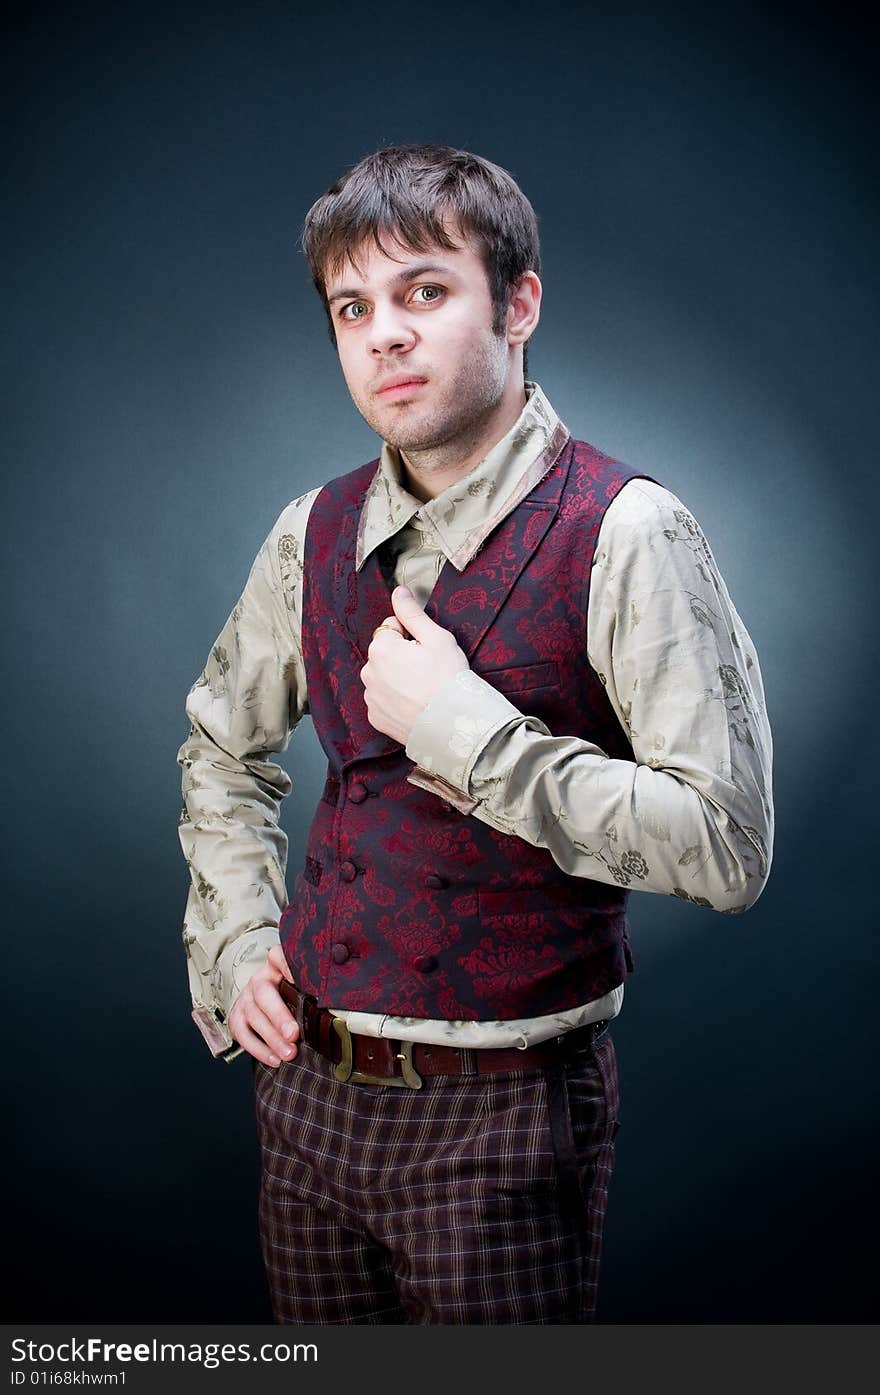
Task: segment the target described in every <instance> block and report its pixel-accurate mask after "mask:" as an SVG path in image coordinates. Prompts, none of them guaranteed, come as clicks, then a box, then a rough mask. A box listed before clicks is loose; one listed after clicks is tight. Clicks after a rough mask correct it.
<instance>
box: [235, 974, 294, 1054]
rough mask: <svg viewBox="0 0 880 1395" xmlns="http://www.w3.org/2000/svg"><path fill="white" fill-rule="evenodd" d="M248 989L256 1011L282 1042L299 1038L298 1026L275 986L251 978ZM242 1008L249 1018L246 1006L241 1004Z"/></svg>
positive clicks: (249, 1014)
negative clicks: (269, 1023) (267, 1022)
mask: <svg viewBox="0 0 880 1395" xmlns="http://www.w3.org/2000/svg"><path fill="white" fill-rule="evenodd" d="M250 988H251V1001H252V1002H253V1003H254V1005H255V1007H256V1009H257V1011H259V1012H260V1013H261V1014H262V1015H263V1016H264V1017H265V1018H266V1019H267V1020H268V1021H269V1022H271V1023H272V1026H273V1027H274V1029H275V1031H276V1033H277V1034H278V1035H279V1036H280V1037H281V1038H282V1040H284V1039H286V1040H287V1041H296V1039H297V1037H298V1036H299V1026H298V1024H297V1022H296V1019H295V1018H294V1017H293V1016H292V1014H291V1013H290V1011H289V1010H288V1007H287V1004H286V1003H285V1001H284V999H283V998H282V996H281V994H280V993H279V992H278V989H277V988H276V987H275V985H274V984H272V983H267V982H266V981H265V979H264V980H262V981H260V980H259V979H255V978H252V979H251V983H250ZM243 1006H244V1008H245V1011H246V1012H247V1015H248V1017H249V1018H250V1017H251V1013H250V1012H249V1011H248V1008H247V1004H243Z"/></svg>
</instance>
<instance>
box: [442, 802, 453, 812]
mask: <svg viewBox="0 0 880 1395" xmlns="http://www.w3.org/2000/svg"><path fill="white" fill-rule="evenodd" d="M440 808H441V809H442V811H443V813H444V814H451V813H452V805H451V804H450V803H449V801H448V800H446V799H441V800H440Z"/></svg>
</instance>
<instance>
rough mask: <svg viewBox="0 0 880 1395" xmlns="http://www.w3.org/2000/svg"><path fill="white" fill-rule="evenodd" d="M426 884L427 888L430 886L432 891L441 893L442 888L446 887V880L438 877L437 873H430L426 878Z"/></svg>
mask: <svg viewBox="0 0 880 1395" xmlns="http://www.w3.org/2000/svg"><path fill="white" fill-rule="evenodd" d="M424 884H425V886H429V887H430V888H431V890H432V891H439V890H440V889H441V887H444V886H445V885H446V878H445V877H438V876H437V873H436V872H429V873H428V875H427V877H425V882H424Z"/></svg>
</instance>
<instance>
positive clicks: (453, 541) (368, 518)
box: [355, 383, 569, 571]
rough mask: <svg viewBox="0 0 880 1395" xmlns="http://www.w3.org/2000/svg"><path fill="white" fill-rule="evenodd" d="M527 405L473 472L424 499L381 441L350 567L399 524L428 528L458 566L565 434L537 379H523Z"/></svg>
mask: <svg viewBox="0 0 880 1395" xmlns="http://www.w3.org/2000/svg"><path fill="white" fill-rule="evenodd" d="M525 388H526V404H525V406H524V407H523V409H522V412H521V413H520V415H519V417H518V418H517V420H516V422H515V423H514V425H513V426H512V427H511V429H510V430H509V431H508V433H507V435H506V436H503V437H502V439H501V440H500V441H499V442H498V443H497V445H494V446H493V447H492V449H491V450H490V452H489V454H488V455H487V456H486V457H485V458H484V459H483V460H481V461H480V463H479V465H477V466H476V467H475V468H474V469H473V470H471V472H470V474H468V475H464V476H463V477H462V478H461V479H460V480H457V481H456V483H455V484H451V485H450V486H449V488H448V489H444V490H443V492H442V494H438V495H437V497H436V498H435V499H429V500H428V501H427V502H426V503H425V502H422V501H421V500H420V499H416V498H415V496H414V495H412V494H410V492H409V490H408V489H407V488H406V486H405V485H403V484H402V483H401V462H400V454H399V452H398V450H397V448H396V447H395V446H390V445H389V444H388V443H387V441H386V442H383V445H382V453H381V456H380V458H379V468H378V469H377V471H376V474H375V476H374V478H373V482H372V484H371V485H370V488H369V490H368V492H367V497H366V499H365V500H364V506H363V509H362V510H361V517H360V525H359V528H358V542H357V555H356V559H355V565H356V567H357V569H358V571H360V569H361V567H362V566H363V564H364V562H365V561H366V560H367V558H368V557H369V555H370V553H371V552H374V551H375V549H376V548H377V547H379V546H381V544H382V543H383V542H386V541H387V539H388V538H391V537H393V536H394V534H395V533H397V532H399V531H400V529H401V528H403V527H405V526H406V525H407V524H411V525H412V526H413V527H414V528H419V529H421V530H422V531H427V532H432V533H433V534H434V536H435V539H436V542H437V544H438V546H439V548H440V550H441V551H442V552H443V553H444V554H445V556H446V557H447V558H448V560H449V561H450V562H451V563H452V565H453V566H454V567H455V568H456V569H457V570H458V571H462V570H463V569H464V568H465V567H466V566H467V564H468V562H469V561H470V560H471V558H472V557H473V556H474V554H475V553H476V552H477V550H478V549H479V547H480V546H481V545H482V543H483V542H484V541H485V539H486V538H487V536H488V535H489V533H490V532H491V531H492V529H493V528H495V527H496V526H497V524H498V523H499V522H500V521H501V519H502V518H504V517H506V515H507V514H508V513H510V511H511V509H513V508H515V507H516V505H517V504H518V503H519V502H520V500H521V499H523V498H525V496H526V494H529V493H530V492H531V491H532V490H533V489H534V488H535V485H536V484H538V483H539V482H540V481H541V480H542V479H543V478H544V476H545V475H546V473H547V471H548V470H549V469H550V468H551V466H552V465H554V464H555V462H556V460H557V459H558V458H559V455H560V452H561V451H562V447H563V446H564V445H565V442H566V441H567V440H568V434H569V433H568V429H567V427H566V426H564V425H563V423H562V422H561V421H560V419H559V417H558V416H557V415H556V412H555V411H554V410H553V408H552V406H551V405H550V403H549V401H548V400H547V398H546V397H545V396H544V393H543V392H542V391H541V389H540V387H539V386H538V385H537V383H526V385H525Z"/></svg>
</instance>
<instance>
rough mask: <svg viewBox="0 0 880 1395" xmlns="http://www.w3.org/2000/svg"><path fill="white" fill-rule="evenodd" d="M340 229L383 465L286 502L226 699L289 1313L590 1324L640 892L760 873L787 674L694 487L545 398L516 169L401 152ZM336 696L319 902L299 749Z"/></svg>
mask: <svg viewBox="0 0 880 1395" xmlns="http://www.w3.org/2000/svg"><path fill="white" fill-rule="evenodd" d="M304 247H305V251H306V254H307V257H308V259H309V263H310V267H311V270H312V274H313V277H314V280H315V284H316V286H317V289H318V291H319V294H320V295H321V297H322V300H323V302H324V305H325V308H326V310H327V313H328V316H329V321H330V326H331V333H332V335H333V339H334V341H335V344H336V348H337V350H338V354H339V360H340V364H341V367H342V372H343V375H344V378H345V381H346V384H347V386H348V389H349V391H350V393H351V396H352V398H353V400H354V403H355V406H356V407H357V409H358V411H359V412H360V413H361V415H362V416H363V417H364V419H365V420H366V421H367V422H368V423H369V425H370V426H371V427H372V428H373V429H374V430H375V431H376V432H377V434H378V435H379V436H380V437H381V439H382V442H383V445H382V452H381V456H380V458H379V460H378V461H371V462H370V463H369V464H368V465H366V466H362V467H361V468H359V469H356V470H354V471H351V472H350V473H347V474H342V475H340V476H339V477H338V478H336V479H334V480H332V481H331V482H330V483H329V484H327V485H326V486H324V487H321V488H317V489H313V490H312V491H310V492H309V493H307V494H305V495H303V496H302V497H301V498H299V499H297V500H295V501H294V502H293V503H292V504H291V505H289V506H288V508H286V509H285V510H284V512H283V513H282V514H281V517H280V518H279V520H278V522H277V523H276V525H275V527H274V528H273V530H272V532H271V534H270V536H269V538H268V539H267V542H266V543H265V545H264V547H263V549H262V551H261V552H260V554H259V556H258V557H257V559H256V562H255V563H254V567H253V569H252V571H251V575H250V577H249V580H248V582H247V585H246V587H245V590H244V593H243V594H242V596H241V599H240V600H239V602H238V604H237V605H236V607H235V609H234V610H233V612H232V615H231V617H230V619H229V621H228V623H227V625H226V627H225V629H224V631H223V632H222V634H221V635H220V638H219V639H218V641H217V644H216V646H215V647H214V649H213V651H212V654H211V657H210V659H209V661H208V664H207V666H206V669H205V672H204V674H203V675H202V677H201V679H200V680H199V681H198V683H196V685H195V687H194V688H193V690H192V692H191V694H190V697H189V701H188V704H187V710H188V713H189V716H190V718H191V721H192V732H191V736H190V738H189V740H188V741H187V742H186V743H185V745H184V746H183V748H182V750H181V754H180V759H181V763H182V765H183V767H184V793H185V811H184V821H183V825H182V829H181V836H182V841H183V846H184V850H185V853H186V856H187V858H188V861H189V863H190V866H191V869H192V878H193V886H192V892H191V896H190V902H189V906H188V911H187V918H186V928H185V932H184V938H185V941H186V943H187V948H188V952H189V956H190V960H189V962H190V976H191V982H192V987H193V997H194V1004H195V1007H194V1014H193V1015H194V1017H195V1019H196V1021H197V1022H198V1024H199V1025H200V1027H201V1029H202V1031H203V1033H204V1034H205V1036H206V1039H207V1040H208V1043H209V1045H210V1046H211V1049H212V1050H213V1051H214V1053H215V1054H216V1055H223V1056H225V1057H227V1058H229V1057H231V1056H233V1055H235V1054H238V1052H239V1051H240V1050H241V1049H244V1050H245V1051H246V1052H248V1053H250V1055H251V1056H252V1057H253V1059H254V1062H255V1065H254V1070H255V1085H256V1100H257V1118H258V1127H259V1133H260V1143H261V1149H262V1169H263V1170H262V1188H261V1202H260V1217H261V1235H262V1243H263V1253H264V1257H265V1261H266V1266H267V1271H268V1274H269V1279H270V1286H271V1290H272V1299H273V1308H274V1313H275V1317H276V1320H277V1321H279V1322H285V1323H383V1322H397V1323H404V1322H406V1323H551V1322H561V1323H576V1322H586V1321H589V1320H591V1319H592V1317H593V1315H594V1307H595V1296H596V1279H597V1270H598V1262H599V1250H600V1245H601V1235H602V1225H603V1219H604V1212H605V1200H606V1192H607V1185H608V1180H609V1177H610V1173H611V1166H612V1157H613V1147H614V1144H613V1140H614V1135H615V1133H616V1128H617V1116H618V1096H617V1077H616V1068H615V1061H614V1049H613V1046H612V1042H611V1037H610V1035H609V1033H608V1029H607V1024H608V1022H609V1021H610V1020H611V1019H612V1018H613V1017H615V1016H616V1015H617V1013H618V1012H619V1010H620V1007H621V1002H622V998H623V981H624V978H625V976H626V973H627V971H628V969H629V968H630V967H631V955H630V949H629V943H628V938H627V931H626V916H625V903H626V897H627V891H628V888H630V887H636V888H641V889H643V890H646V891H655V892H659V893H665V894H671V895H675V896H679V897H682V898H684V899H685V900H689V901H692V902H694V903H696V904H698V905H703V906H707V907H714V908H715V909H717V910H720V911H723V912H728V913H733V912H737V911H743V910H745V909H746V908H747V907H748V906H750V905H751V904H752V903H753V902H754V900H755V899H756V898H757V896H758V895H759V894H760V891H761V889H762V887H763V885H764V882H765V880H766V876H767V870H768V861H769V857H770V849H771V842H772V811H771V795H770V754H771V747H770V735H769V730H768V726H767V721H766V716H765V713H764V701H763V693H762V688H761V680H760V675H759V670H758V665H757V660H756V657H755V653H754V649H753V646H752V644H751V641H750V640H749V637H748V634H747V633H746V631H745V628H744V627H743V625H742V622H741V621H740V619H739V617H738V616H737V613H736V611H735V609H734V607H733V604H732V602H731V600H730V598H729V596H728V594H727V591H726V588H725V586H724V583H723V581H722V579H721V577H720V576H719V574H718V571H717V568H716V565H715V563H714V560H713V558H712V554H711V552H710V550H709V548H708V545H707V543H706V541H705V539H704V537H703V535H702V533H701V532H700V530H699V528H698V526H697V524H696V523H695V522H694V520H693V518H692V516H691V515H690V514H689V513H688V511H687V510H686V509H685V508H684V506H683V505H682V504H681V503H680V502H679V501H678V500H677V499H676V498H675V497H674V496H672V495H671V494H669V493H668V492H667V491H666V490H665V489H663V488H662V487H661V486H660V485H658V484H656V483H654V482H653V481H650V480H647V479H645V478H643V477H640V476H639V475H638V474H637V473H636V472H634V471H631V470H628V469H626V468H625V467H624V466H622V465H620V464H619V463H618V462H616V461H614V460H612V459H610V458H609V457H607V456H605V455H603V454H602V453H601V452H599V451H597V450H595V449H594V448H593V447H591V446H588V445H586V444H584V443H582V442H575V441H573V440H572V439H571V437H570V435H569V432H568V430H567V429H566V427H565V426H564V425H563V424H562V423H561V422H560V420H559V418H558V417H557V415H556V413H555V412H554V410H553V408H552V406H551V405H550V403H549V401H548V399H547V398H546V397H545V396H544V394H543V392H542V391H541V389H540V388H539V387H537V386H536V385H534V384H532V383H529V382H527V381H526V379H525V376H524V359H525V354H526V345H527V343H528V340H529V338H530V336H531V335H532V333H533V331H534V329H535V327H536V326H537V323H538V317H539V311H540V302H541V283H540V280H539V277H538V271H539V253H538V237H537V227H536V222H535V217H534V213H533V211H532V209H531V206H530V205H529V203H528V201H527V200H526V198H525V196H524V195H523V194H522V192H521V191H520V190H519V188H518V187H517V185H516V184H515V183H514V181H513V180H512V178H511V177H510V176H509V175H508V174H507V173H506V172H505V171H503V170H501V169H500V168H498V167H497V166H495V165H493V164H491V163H489V162H488V161H486V160H482V159H479V158H478V157H476V156H473V155H470V154H468V153H466V152H462V151H454V150H450V149H447V148H445V147H396V148H391V149H387V150H382V151H379V152H377V153H376V154H375V155H372V156H370V157H368V158H367V159H365V160H363V161H361V163H360V164H359V165H357V166H356V167H355V168H354V169H353V170H351V171H350V172H349V173H348V174H347V175H346V176H345V177H344V178H343V179H342V180H340V181H339V182H338V183H337V184H336V185H334V186H333V187H332V188H331V189H330V191H329V192H328V193H327V194H326V195H324V196H323V197H322V198H321V199H319V200H318V202H317V203H316V204H315V205H314V207H313V208H312V209H311V211H310V213H309V215H308V217H307V220H306V226H305V233H304ZM307 710H308V711H309V712H310V714H311V716H312V718H313V721H314V723H315V728H316V731H317V734H318V736H319V739H320V741H321V744H322V746H323V748H324V750H325V752H326V754H327V757H328V772H327V782H326V786H325V789H324V792H323V795H322V797H321V799H320V801H319V804H318V808H317V810H316V813H315V816H314V820H313V822H312V826H311V830H310V833H309V838H308V845H307V852H306V859H305V865H304V867H303V869H302V871H301V873H300V874H299V875H298V876H297V878H296V882H295V885H294V887H293V889H292V894H291V897H290V900H289V903H288V899H287V895H286V892H285V884H284V860H285V851H286V845H285V840H284V837H283V834H282V833H281V832H280V831H279V828H278V806H279V801H280V798H281V796H282V795H284V794H285V793H287V792H288V790H289V787H290V782H289V781H288V779H287V776H286V775H285V774H284V773H283V772H282V771H281V770H280V768H279V767H278V766H277V764H275V763H274V762H271V761H269V760H268V759H267V757H268V755H269V754H270V753H271V752H273V751H277V750H280V749H282V748H283V747H284V746H285V745H286V743H287V740H288V736H289V733H290V731H291V730H292V729H293V727H294V726H295V725H296V723H297V722H298V721H299V719H300V717H301V716H302V715H303V714H304V713H305V712H306V711H307Z"/></svg>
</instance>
